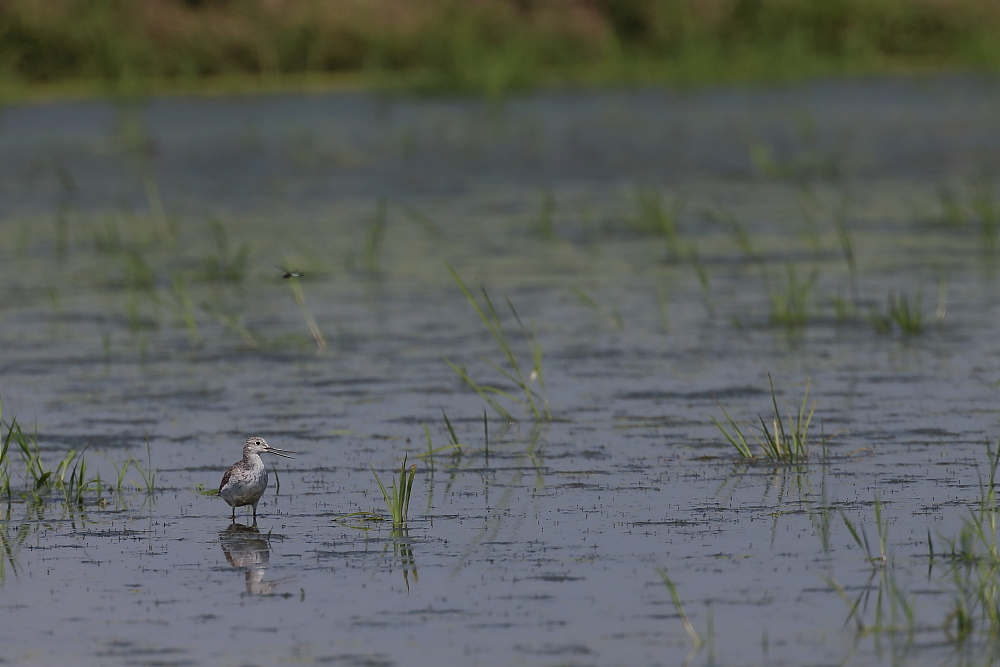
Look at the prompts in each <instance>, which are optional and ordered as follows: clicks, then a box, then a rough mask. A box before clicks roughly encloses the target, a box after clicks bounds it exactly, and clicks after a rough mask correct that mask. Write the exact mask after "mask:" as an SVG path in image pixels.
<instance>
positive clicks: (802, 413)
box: [712, 373, 816, 462]
mask: <svg viewBox="0 0 1000 667" xmlns="http://www.w3.org/2000/svg"><path fill="white" fill-rule="evenodd" d="M767 381H768V384H769V385H770V388H771V405H772V406H773V407H774V417H773V418H772V419H771V425H770V426H769V425H768V424H767V423H766V422H765V421H764V418H763V417H762V416H761V415H759V414H758V415H757V418H758V420H759V421H760V426H759V427H758V426H756V425H755V424H752V423H751V424H748V426H749V428H751V429H753V430H752V431H750V432H749V433H750V436H751V437H752V438H753V439H754V440H755V441H756V442H757V444H758V446H759V447H760V449H761V452H762V454H763V457H764V458H765V459H767V460H770V461H787V462H792V461H799V460H802V459H805V458H807V457H808V456H809V425H810V424H811V423H812V417H813V412H814V411H815V409H816V402H815V401H813V404H812V405H811V406H808V401H809V383H808V382H807V383H806V390H805V393H804V394H803V396H802V403H801V404H800V405H799V410H798V413H797V414H794V415H789V416H788V419H787V422H788V429H787V430H786V428H785V420H783V419H782V418H781V411H780V410H779V409H778V399H777V397H776V396H775V394H774V382H773V381H772V380H771V374H770V373H768V374H767ZM719 407H720V408H721V409H722V414H724V415H725V416H726V419H727V420H728V422H729V426H730V428H731V429H732V432H730V431H729V430H727V429H726V427H725V426H723V425H722V424H721V423H719V420H718V419H716V418H715V417H714V416H713V417H712V422H713V423H714V424H715V425H716V427H718V429H719V431H721V432H722V435H723V436H725V438H726V440H727V441H728V442H729V444H731V445H732V446H733V448H734V449H735V450H736V452H737V453H738V454H739V455H740V456H742V457H743V458H744V459H755V458H757V457H756V456H755V455H754V453H753V447H751V445H750V442H749V441H748V440H747V437H746V435H745V434H744V433H743V430H742V429H741V428H740V426H739V424H737V423H736V421H735V420H734V419H733V418H732V417H730V416H729V413H728V412H726V409H725V408H723V407H722V403H719ZM807 407H808V411H807Z"/></svg>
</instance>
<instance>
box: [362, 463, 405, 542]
mask: <svg viewBox="0 0 1000 667" xmlns="http://www.w3.org/2000/svg"><path fill="white" fill-rule="evenodd" d="M368 467H369V468H371V471H372V474H373V475H374V476H375V481H376V482H377V483H378V488H379V490H380V491H382V499H383V500H385V504H386V507H388V508H389V515H390V516H391V517H392V527H393V529H397V530H398V529H400V528H403V527H405V526H406V521H407V519H408V518H409V513H410V494H411V491H412V490H413V478H414V476H416V474H417V465H416V464H413V465H411V466H410V467H409V468H408V469H407V467H406V455H405V454H404V455H403V465H402V466H401V467H400V469H399V479H398V480H397V479H395V478H392V484H391V486H390V487H389V489H388V490H387V489H386V488H385V485H384V484H383V483H382V480H381V479H379V476H378V473H377V472H375V468H373V467H372V466H371V464H369V465H368Z"/></svg>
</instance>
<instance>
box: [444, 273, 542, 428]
mask: <svg viewBox="0 0 1000 667" xmlns="http://www.w3.org/2000/svg"><path fill="white" fill-rule="evenodd" d="M445 266H447V267H448V271H450V272H451V276H452V278H454V279H455V282H456V283H457V284H458V286H459V288H460V289H461V290H462V293H463V294H464V295H465V298H466V299H468V301H469V303H470V304H472V307H473V308H475V310H476V313H477V314H478V315H479V318H480V319H481V320H482V321H483V324H485V325H486V328H487V330H488V331H489V332H490V334H491V335H492V336H493V339H494V340H495V341H496V343H497V345H498V346H499V347H500V352H501V354H502V355H503V358H504V361H506V364H507V366H508V368H504V367H503V366H501V365H500V364H497V363H496V362H494V361H491V360H490V359H487V358H485V357H484V358H483V360H484V361H485V362H486V363H487V364H489V366H490V367H491V368H492V369H493V370H495V371H496V372H497V373H499V374H500V375H501V376H502V377H503V378H505V379H506V380H508V381H510V382H512V383H513V384H514V385H515V386H516V387H517V388H518V389H520V390H521V392H522V393H523V394H524V398H523V399H519V398H517V397H515V396H513V395H512V394H511V393H510V392H508V391H505V390H503V389H500V388H499V387H494V386H492V385H486V384H479V383H477V382H476V381H474V380H473V379H472V378H471V377H469V374H468V373H467V372H466V370H465V368H463V367H462V366H459V365H458V364H455V363H454V362H452V361H451V360H450V359H448V358H447V357H445V363H447V364H448V365H449V366H451V368H452V369H453V370H454V371H455V372H456V373H458V376H459V377H460V378H462V380H463V381H464V382H465V383H466V384H468V385H469V386H470V387H471V388H472V389H473V390H474V391H475V392H476V393H477V394H479V395H480V396H481V397H482V398H483V400H484V401H486V403H487V404H488V405H489V406H490V407H492V408H493V409H494V410H496V412H497V413H498V414H499V415H500V416H501V417H503V418H504V419H506V420H508V421H516V420H515V419H514V416H513V415H512V414H511V413H510V411H509V410H507V408H505V407H504V406H503V404H502V403H500V401H499V400H497V399H498V397H499V398H506V399H509V400H512V401H515V402H518V403H521V404H523V405H526V406H527V407H528V408H529V409H530V410H531V413H532V415H533V416H534V418H535V420H536V421H537V420H541V419H551V418H552V415H551V413H550V412H549V407H548V403H547V401H546V400H545V396H544V392H545V379H544V376H543V375H542V348H541V345H539V344H538V340H537V339H536V338H535V337H534V335H529V333H528V330H527V328H526V327H525V326H524V323H523V322H522V321H521V318H520V317H518V315H517V311H516V310H514V305H513V304H512V303H511V302H510V300H509V299H507V306H508V308H510V312H511V314H512V315H513V316H514V319H515V320H516V321H517V324H518V327H519V328H520V330H521V332H522V334H524V336H525V337H526V338H529V341H530V342H529V345H530V350H531V362H532V365H531V371H530V372H529V373H527V374H525V373H524V371H523V370H522V365H521V363H520V362H519V361H518V359H517V356H516V355H515V354H514V350H513V346H512V344H511V341H510V339H509V338H508V336H507V332H506V331H504V328H503V324H502V323H501V322H500V316H499V315H497V312H496V309H495V308H494V307H493V301H492V300H491V299H490V296H489V294H487V292H486V289H485V288H481V289H482V294H483V302H484V305H482V306H480V305H479V302H478V301H476V298H475V297H474V296H472V293H471V292H470V291H469V289H468V288H467V287H466V286H465V283H463V282H462V279H461V278H460V277H459V275H458V272H456V271H455V269H453V268H452V267H451V265H450V264H448V263H447V262H446V263H445ZM535 382H537V383H538V387H539V389H541V390H542V393H541V394H539V393H538V392H537V391H535V388H534V386H533V385H534V384H535Z"/></svg>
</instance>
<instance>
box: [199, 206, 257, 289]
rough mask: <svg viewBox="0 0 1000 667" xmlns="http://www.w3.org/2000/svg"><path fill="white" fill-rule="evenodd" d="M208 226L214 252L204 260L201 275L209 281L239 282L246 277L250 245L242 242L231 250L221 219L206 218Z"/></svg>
mask: <svg viewBox="0 0 1000 667" xmlns="http://www.w3.org/2000/svg"><path fill="white" fill-rule="evenodd" d="M208 228H209V230H210V231H211V232H212V238H213V239H214V240H215V248H216V251H215V254H214V255H210V256H208V257H206V258H205V260H204V270H203V272H202V277H203V278H204V279H205V280H208V281H211V282H222V283H241V282H243V279H244V278H246V273H247V264H248V262H249V256H250V245H249V244H248V243H243V244H241V245H240V247H239V248H237V249H236V250H235V251H233V250H232V249H231V248H230V246H229V235H228V234H227V233H226V228H225V227H224V226H223V224H222V221H221V220H219V219H217V218H210V219H209V220H208Z"/></svg>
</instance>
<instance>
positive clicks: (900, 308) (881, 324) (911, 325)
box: [868, 292, 924, 336]
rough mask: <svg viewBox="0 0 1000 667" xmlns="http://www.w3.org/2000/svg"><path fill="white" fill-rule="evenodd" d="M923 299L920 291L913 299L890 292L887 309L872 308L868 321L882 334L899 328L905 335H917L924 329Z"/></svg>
mask: <svg viewBox="0 0 1000 667" xmlns="http://www.w3.org/2000/svg"><path fill="white" fill-rule="evenodd" d="M922 300H923V298H922V295H921V294H920V293H919V292H918V293H917V295H916V297H914V298H913V300H912V301H911V300H910V298H909V297H908V296H906V295H905V294H901V295H896V294H889V296H888V298H887V299H886V308H885V310H884V311H881V310H877V309H875V308H872V309H871V311H870V312H869V315H868V321H869V322H870V323H871V325H872V326H873V327H874V328H875V331H877V332H878V333H880V334H889V333H892V332H893V330H894V329H898V330H899V331H900V333H902V334H903V335H906V336H916V335H918V334H920V333H923V330H924V324H923V315H922V313H921V309H920V306H921V302H922Z"/></svg>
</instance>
